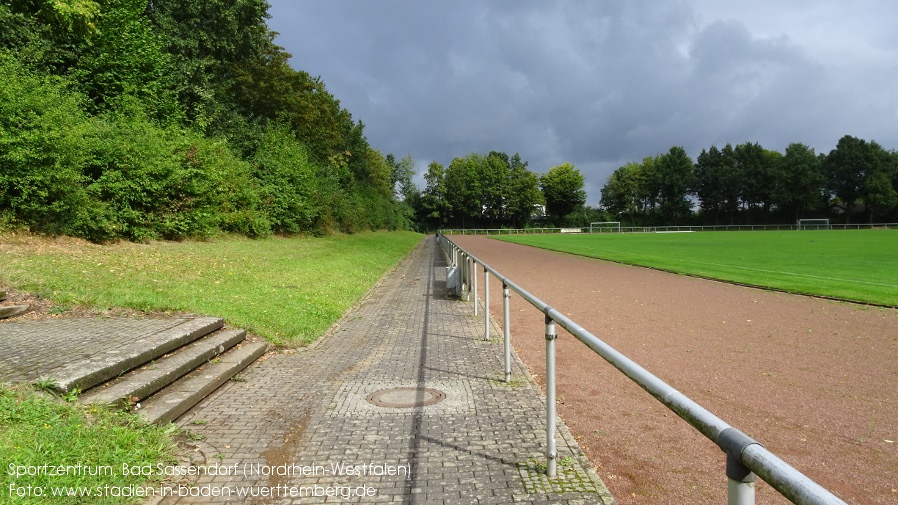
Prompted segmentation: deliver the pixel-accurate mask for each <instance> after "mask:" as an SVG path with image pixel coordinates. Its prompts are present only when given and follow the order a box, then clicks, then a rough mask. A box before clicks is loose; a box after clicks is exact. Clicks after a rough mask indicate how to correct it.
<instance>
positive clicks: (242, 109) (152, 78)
mask: <svg viewBox="0 0 898 505" xmlns="http://www.w3.org/2000/svg"><path fill="white" fill-rule="evenodd" d="M268 8H269V5H268V3H267V2H266V1H265V0H236V1H235V0H177V1H175V0H0V229H2V228H27V229H30V230H33V231H36V232H44V233H51V234H68V235H74V236H80V237H84V238H88V239H90V240H94V241H98V242H102V241H107V240H115V239H120V238H124V239H129V240H138V241H142V240H149V239H156V238H165V239H180V238H185V237H204V236H210V235H214V234H216V233H219V232H222V231H223V232H233V233H242V234H246V235H248V236H254V237H256V236H265V235H269V234H272V233H288V234H289V233H330V232H332V231H346V232H352V231H355V230H363V229H384V228H386V229H397V228H407V227H410V226H411V225H412V220H413V219H414V212H413V209H411V207H410V206H409V205H408V203H406V202H404V201H403V199H402V198H398V197H397V194H396V191H395V188H396V184H397V183H398V181H399V180H400V179H401V178H402V175H401V174H402V172H403V170H407V167H408V164H409V160H405V161H403V159H400V160H397V159H396V158H395V157H394V156H392V155H389V154H388V155H384V154H382V153H381V152H379V151H378V150H376V149H374V148H373V147H371V146H370V145H369V144H368V141H367V139H366V138H365V135H364V124H363V123H362V122H361V121H356V120H354V119H353V117H352V115H351V114H350V113H349V111H347V110H346V109H344V108H343V107H341V105H340V102H339V101H338V100H337V99H336V98H335V97H334V96H333V95H331V94H330V93H329V92H328V91H327V89H326V87H325V85H324V82H323V81H322V80H321V79H320V78H317V77H313V76H311V75H309V74H308V73H306V72H303V71H298V70H294V69H293V68H291V67H290V65H289V64H288V60H289V58H290V54H289V53H287V52H286V51H285V50H284V49H283V48H281V47H279V46H278V45H276V44H275V43H274V42H273V41H274V38H275V36H276V35H277V34H276V33H274V32H272V31H271V30H270V29H269V28H268V26H267V24H266V20H267V19H268V17H269V15H268Z"/></svg>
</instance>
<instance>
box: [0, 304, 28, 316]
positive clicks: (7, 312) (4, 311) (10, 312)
mask: <svg viewBox="0 0 898 505" xmlns="http://www.w3.org/2000/svg"><path fill="white" fill-rule="evenodd" d="M30 308H31V305H7V306H6V307H0V319H6V318H8V317H15V316H18V315H19V314H24V313H25V312H28V309H30Z"/></svg>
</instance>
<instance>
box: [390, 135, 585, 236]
mask: <svg viewBox="0 0 898 505" xmlns="http://www.w3.org/2000/svg"><path fill="white" fill-rule="evenodd" d="M424 180H425V187H424V189H423V190H420V191H417V188H414V189H415V190H413V191H411V192H410V193H408V194H407V195H405V196H406V200H405V201H407V202H408V203H409V205H410V206H411V208H412V209H414V211H415V217H416V221H417V223H418V225H419V227H420V229H422V230H436V229H439V228H508V227H511V228H523V227H527V226H531V225H534V224H538V225H547V226H552V225H554V226H565V225H567V224H569V223H574V224H573V225H575V226H580V223H581V222H582V220H583V219H584V215H583V214H584V212H587V210H586V208H585V207H584V203H585V202H586V192H585V191H584V189H583V186H584V177H583V174H582V173H581V172H580V171H579V170H577V169H576V168H575V167H574V165H572V164H571V163H562V164H561V165H556V166H553V167H551V168H550V169H549V170H548V171H547V172H546V173H544V174H542V175H539V174H536V173H534V172H532V171H530V170H529V169H528V168H527V162H526V161H523V160H522V159H521V156H520V154H518V153H515V154H514V155H513V156H509V155H508V154H506V153H502V152H497V151H491V152H489V153H488V154H479V153H472V154H469V155H467V156H463V157H456V158H454V159H453V160H452V161H451V162H450V163H449V166H447V167H444V166H443V165H441V164H439V163H437V162H432V163H430V165H429V166H428V168H427V173H426V174H425V175H424ZM586 219H588V217H586Z"/></svg>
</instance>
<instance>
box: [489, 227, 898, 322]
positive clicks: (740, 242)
mask: <svg viewBox="0 0 898 505" xmlns="http://www.w3.org/2000/svg"><path fill="white" fill-rule="evenodd" d="M497 238H500V239H501V240H506V241H508V242H515V243H519V244H526V245H530V246H535V247H540V248H543V249H550V250H554V251H560V252H566V253H572V254H578V255H582V256H587V257H591V258H599V259H605V260H611V261H616V262H620V263H626V264H630V265H639V266H646V267H652V268H658V269H662V270H667V271H671V272H677V273H682V274H688V275H695V276H700V277H707V278H711V279H720V280H724V281H730V282H736V283H740V284H747V285H752V286H759V287H765V288H772V289H777V290H783V291H787V292H792V293H802V294H810V295H816V296H826V297H832V298H838V299H843V300H850V301H858V302H864V303H873V304H878V305H887V306H898V261H896V258H898V231H896V230H848V231H841V230H825V231H824V230H820V231H756V232H697V233H646V234H641V233H640V234H636V233H626V234H618V233H608V234H592V235H590V234H583V235H574V234H571V235H512V236H503V237H497Z"/></svg>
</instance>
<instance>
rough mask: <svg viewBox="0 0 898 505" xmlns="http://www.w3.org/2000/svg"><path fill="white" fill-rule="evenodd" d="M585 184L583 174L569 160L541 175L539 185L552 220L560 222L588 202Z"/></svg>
mask: <svg viewBox="0 0 898 505" xmlns="http://www.w3.org/2000/svg"><path fill="white" fill-rule="evenodd" d="M583 185H584V178H583V174H582V173H580V171H579V170H577V169H576V168H574V165H573V164H572V163H569V162H565V163H562V164H561V165H556V166H554V167H552V168H550V169H549V171H548V172H546V173H545V174H543V175H542V177H540V180H539V186H540V189H541V190H542V192H543V197H544V198H545V201H546V214H548V216H549V219H550V220H551V221H552V222H554V223H556V224H560V223H561V222H562V221H563V219H564V217H565V216H567V215H568V214H570V213H572V212H574V211H575V210H576V209H578V208H579V207H581V206H582V205H583V204H584V203H586V191H585V190H584V189H583Z"/></svg>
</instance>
